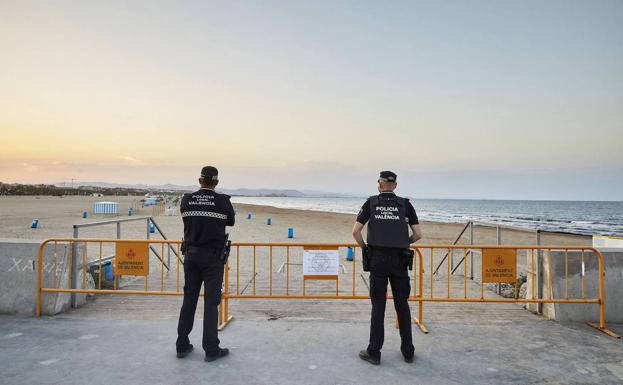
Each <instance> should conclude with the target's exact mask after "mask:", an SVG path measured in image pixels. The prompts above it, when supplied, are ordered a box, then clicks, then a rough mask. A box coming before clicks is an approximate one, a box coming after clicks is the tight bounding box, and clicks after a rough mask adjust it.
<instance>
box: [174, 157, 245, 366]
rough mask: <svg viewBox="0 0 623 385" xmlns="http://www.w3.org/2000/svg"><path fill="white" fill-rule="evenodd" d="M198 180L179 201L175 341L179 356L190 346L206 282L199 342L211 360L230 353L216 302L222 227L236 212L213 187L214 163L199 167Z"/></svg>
mask: <svg viewBox="0 0 623 385" xmlns="http://www.w3.org/2000/svg"><path fill="white" fill-rule="evenodd" d="M199 184H200V185H201V188H200V189H199V190H198V191H195V192H194V193H190V194H184V196H183V198H182V202H181V205H180V211H181V213H182V220H183V221H184V242H183V244H182V245H183V247H182V252H183V253H184V303H183V304H182V309H181V311H180V320H179V323H178V326H177V335H178V337H177V342H176V344H175V345H176V350H177V357H178V358H184V357H186V356H187V355H188V353H190V352H192V350H193V345H192V344H191V343H190V340H189V338H188V335H189V334H190V332H191V330H192V328H193V321H194V319H195V310H196V309H197V300H198V299H199V292H200V290H201V285H202V284H203V283H204V282H205V287H204V314H203V343H202V345H203V350H204V351H205V354H206V355H205V360H206V361H214V360H216V359H219V358H221V357H224V356H226V355H227V354H228V353H229V350H228V349H227V348H221V347H219V343H220V341H219V339H218V305H219V304H220V302H221V288H222V286H223V270H224V267H223V266H224V263H225V262H226V257H227V253H226V250H227V251H228V244H227V235H226V234H225V227H226V226H233V225H234V222H235V213H234V208H233V206H232V204H231V202H230V200H229V196H228V195H225V194H219V193H217V192H215V191H214V188H215V187H216V185H217V184H218V170H217V169H216V168H215V167H212V166H206V167H204V168H203V169H202V170H201V178H199Z"/></svg>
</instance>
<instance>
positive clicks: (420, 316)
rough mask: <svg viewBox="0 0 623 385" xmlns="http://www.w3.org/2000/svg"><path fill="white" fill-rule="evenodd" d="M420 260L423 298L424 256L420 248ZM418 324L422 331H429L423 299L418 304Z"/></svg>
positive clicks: (421, 296)
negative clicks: (425, 320) (426, 325)
mask: <svg viewBox="0 0 623 385" xmlns="http://www.w3.org/2000/svg"><path fill="white" fill-rule="evenodd" d="M418 260H419V266H420V282H419V285H420V286H419V289H420V290H419V291H420V299H421V298H424V256H423V255H422V253H421V252H420V250H419V249H418ZM431 267H432V265H431ZM431 273H432V270H431ZM431 291H432V290H431ZM418 326H419V327H420V330H421V331H423V332H424V333H428V330H426V327H425V326H424V302H422V301H421V300H420V301H419V304H418Z"/></svg>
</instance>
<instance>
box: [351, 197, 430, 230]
mask: <svg viewBox="0 0 623 385" xmlns="http://www.w3.org/2000/svg"><path fill="white" fill-rule="evenodd" d="M381 194H391V195H395V194H394V193H381ZM407 219H408V222H409V226H412V225H417V224H419V223H420V221H419V220H418V217H417V213H416V212H415V208H414V207H413V205H412V204H411V202H410V201H409V200H407ZM369 220H370V198H368V199H367V200H366V202H365V203H364V204H363V206H361V210H359V214H357V222H359V223H361V224H362V225H365V224H366V223H368V221H369Z"/></svg>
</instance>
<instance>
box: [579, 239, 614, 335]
mask: <svg viewBox="0 0 623 385" xmlns="http://www.w3.org/2000/svg"><path fill="white" fill-rule="evenodd" d="M593 253H595V255H596V256H597V262H598V274H599V324H596V323H594V322H587V324H588V325H589V326H591V327H593V328H595V329H597V330H599V331H600V332H603V333H606V334H607V335H609V336H611V337H614V338H621V337H620V336H619V335H618V334H616V333H615V332H613V331H612V330H610V329H608V328H607V327H606V304H605V301H604V257H603V255H601V253H600V252H599V251H597V250H595V249H593Z"/></svg>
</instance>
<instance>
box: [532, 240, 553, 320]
mask: <svg viewBox="0 0 623 385" xmlns="http://www.w3.org/2000/svg"><path fill="white" fill-rule="evenodd" d="M536 244H537V246H541V230H537V231H536ZM548 253H549V251H548ZM536 260H537V263H536V271H535V270H534V269H533V271H535V274H536V275H535V277H534V280H535V281H536V284H537V286H536V288H537V293H536V294H537V298H539V299H542V298H543V251H542V250H541V249H539V250H538V251H537V255H536ZM550 262H551V261H550ZM550 276H551V274H550ZM533 298H534V295H533ZM536 307H537V313H538V314H543V303H541V302H539V303H537V306H536Z"/></svg>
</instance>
